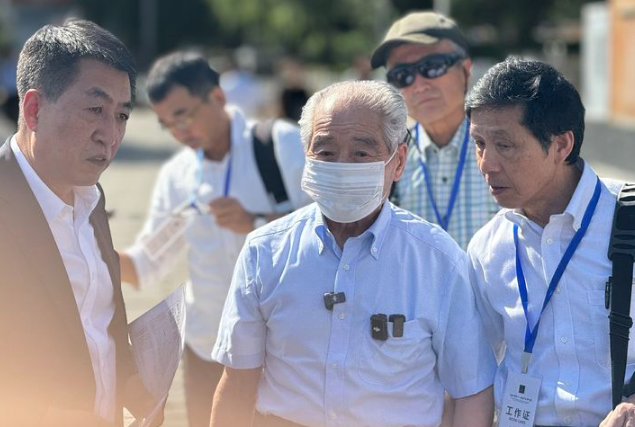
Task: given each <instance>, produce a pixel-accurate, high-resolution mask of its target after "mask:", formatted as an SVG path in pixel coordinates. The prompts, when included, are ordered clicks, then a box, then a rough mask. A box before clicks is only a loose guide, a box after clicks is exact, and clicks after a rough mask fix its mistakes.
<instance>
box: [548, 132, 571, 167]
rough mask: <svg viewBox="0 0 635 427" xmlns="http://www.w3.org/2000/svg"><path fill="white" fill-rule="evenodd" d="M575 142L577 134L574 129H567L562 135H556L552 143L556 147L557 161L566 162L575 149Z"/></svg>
mask: <svg viewBox="0 0 635 427" xmlns="http://www.w3.org/2000/svg"><path fill="white" fill-rule="evenodd" d="M574 143H575V136H574V135H573V131H570V130H568V131H566V132H564V133H561V134H560V135H554V136H553V139H552V140H551V145H552V146H553V148H554V153H555V158H554V160H555V161H556V163H564V162H565V160H566V159H567V157H569V154H571V152H572V151H573V146H574Z"/></svg>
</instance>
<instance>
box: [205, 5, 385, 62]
mask: <svg viewBox="0 0 635 427" xmlns="http://www.w3.org/2000/svg"><path fill="white" fill-rule="evenodd" d="M206 1H207V3H208V4H209V5H210V7H211V10H212V12H213V14H214V15H215V16H216V17H217V20H218V22H222V24H223V26H224V27H225V28H224V30H225V31H229V32H230V33H231V34H232V35H234V36H236V35H237V36H239V38H240V39H241V40H242V41H243V42H246V43H249V44H252V45H255V46H257V47H258V46H279V47H281V48H283V49H284V50H285V51H286V52H288V53H291V54H293V55H296V56H298V57H300V58H303V59H305V60H313V61H323V62H327V63H341V64H343V63H350V60H351V58H352V57H354V56H357V55H360V54H367V53H368V52H369V51H370V50H371V49H372V48H373V46H374V45H375V43H377V41H378V40H379V39H380V38H381V36H382V35H383V33H384V31H385V30H386V28H387V25H389V24H390V20H391V18H392V17H393V8H392V7H391V5H390V2H389V0H257V1H256V0H206Z"/></svg>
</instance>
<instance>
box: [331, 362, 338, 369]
mask: <svg viewBox="0 0 635 427" xmlns="http://www.w3.org/2000/svg"><path fill="white" fill-rule="evenodd" d="M331 368H333V370H334V371H337V363H331Z"/></svg>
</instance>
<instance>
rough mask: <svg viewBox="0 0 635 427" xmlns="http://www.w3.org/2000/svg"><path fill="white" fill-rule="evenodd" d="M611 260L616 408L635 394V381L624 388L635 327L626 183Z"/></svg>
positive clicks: (634, 248)
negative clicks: (632, 311) (629, 342)
mask: <svg viewBox="0 0 635 427" xmlns="http://www.w3.org/2000/svg"><path fill="white" fill-rule="evenodd" d="M608 257H609V259H610V260H611V261H612V262H613V270H612V275H611V277H609V281H608V282H607V284H606V301H605V302H606V304H607V308H609V305H610V309H611V311H610V312H609V335H610V340H611V383H612V400H613V408H615V407H616V406H617V405H619V404H620V402H622V396H626V397H628V396H630V395H631V394H633V393H635V381H634V379H633V378H631V380H630V381H629V383H628V384H627V385H626V387H624V376H625V375H626V359H627V356H628V337H629V329H630V328H631V326H632V325H633V320H632V319H631V317H630V308H631V287H632V280H633V279H632V278H633V262H634V261H635V184H625V185H624V186H623V187H622V189H621V191H620V193H619V195H618V197H617V202H616V205H615V214H614V217H613V230H612V231H611V242H610V244H609V253H608ZM609 302H610V304H609ZM634 377H635V374H634Z"/></svg>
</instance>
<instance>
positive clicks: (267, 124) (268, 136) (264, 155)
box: [252, 120, 289, 204]
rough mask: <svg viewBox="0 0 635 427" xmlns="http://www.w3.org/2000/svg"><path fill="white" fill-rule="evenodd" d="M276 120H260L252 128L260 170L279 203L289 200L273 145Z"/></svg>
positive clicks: (266, 184)
mask: <svg viewBox="0 0 635 427" xmlns="http://www.w3.org/2000/svg"><path fill="white" fill-rule="evenodd" d="M274 122H275V121H274V120H266V121H263V122H258V123H256V125H255V126H254V128H253V130H252V135H253V146H254V155H255V157H256V165H258V172H260V176H261V177H262V181H263V182H264V184H265V188H266V190H267V193H268V194H270V195H271V196H272V197H273V199H274V200H275V201H276V203H277V204H280V203H284V202H286V201H288V200H289V196H288V195H287V190H286V188H285V187H284V181H283V180H282V175H281V174H280V167H279V166H278V161H277V160H276V153H275V152H274V147H273V125H274Z"/></svg>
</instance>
